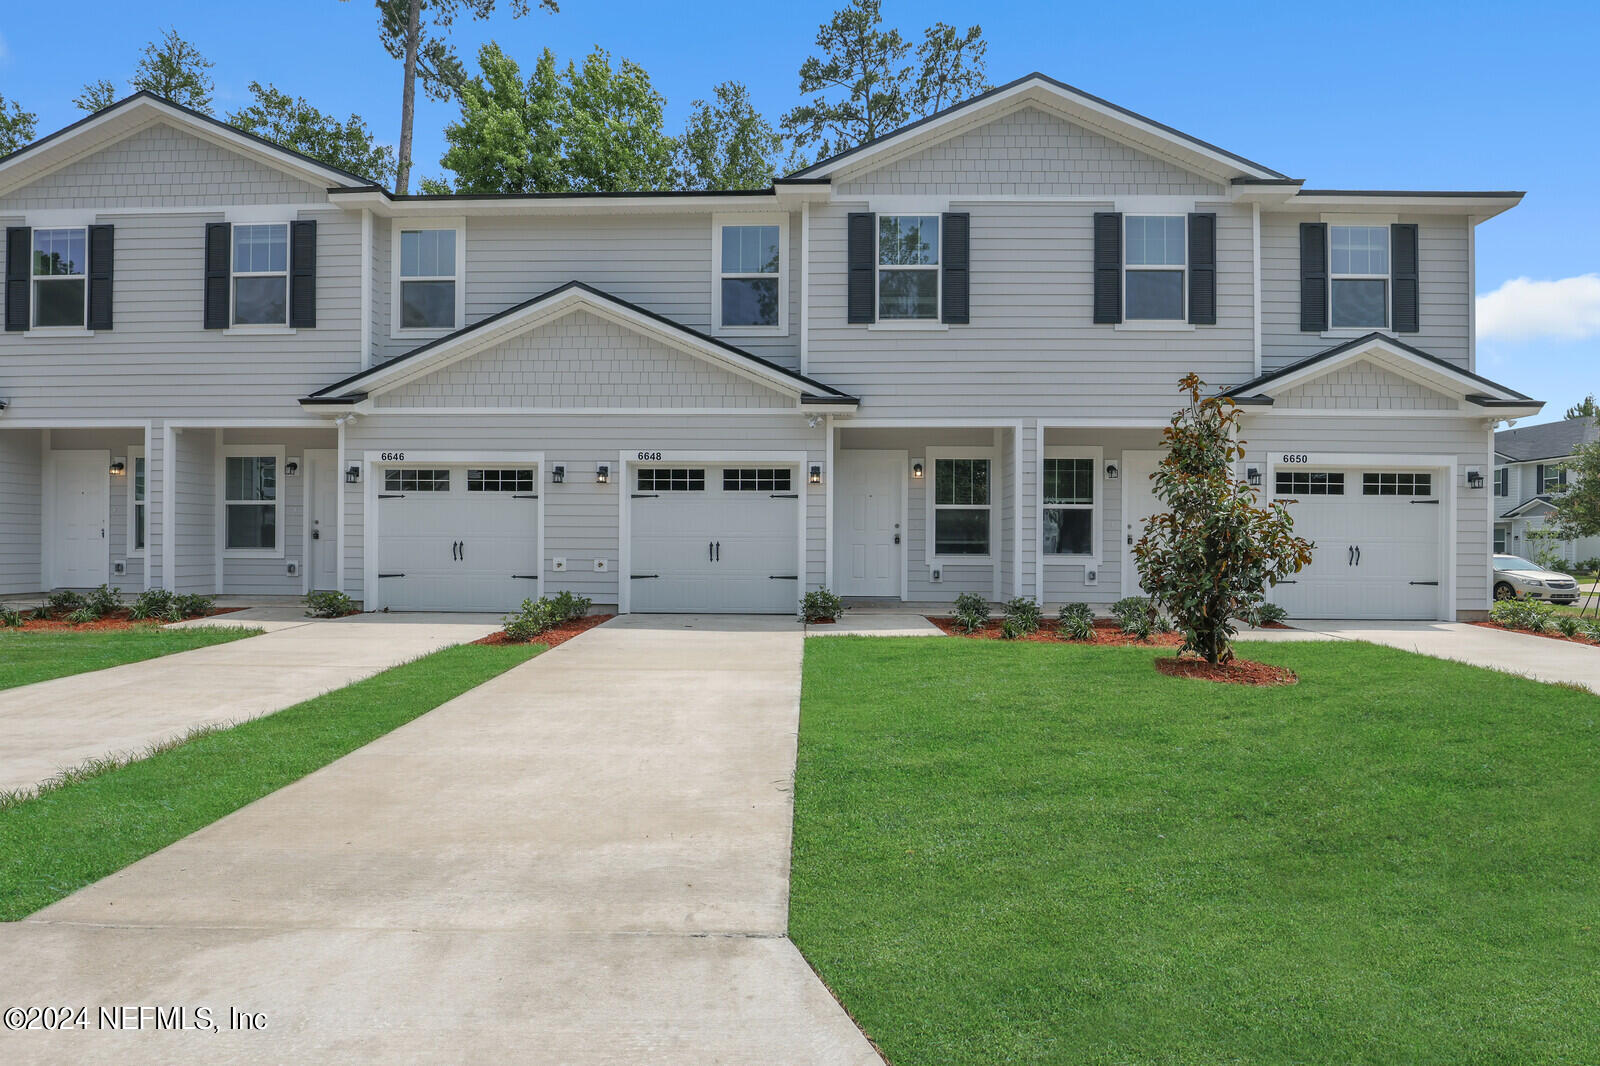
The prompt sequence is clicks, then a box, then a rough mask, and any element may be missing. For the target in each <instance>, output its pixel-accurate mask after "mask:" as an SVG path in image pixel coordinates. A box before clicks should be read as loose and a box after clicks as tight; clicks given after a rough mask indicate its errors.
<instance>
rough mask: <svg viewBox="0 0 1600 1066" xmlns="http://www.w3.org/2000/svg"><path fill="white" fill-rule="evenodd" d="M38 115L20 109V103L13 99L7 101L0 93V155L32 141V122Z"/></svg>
mask: <svg viewBox="0 0 1600 1066" xmlns="http://www.w3.org/2000/svg"><path fill="white" fill-rule="evenodd" d="M38 117H39V116H38V115H35V114H34V113H33V112H32V111H24V110H22V105H21V104H19V103H17V102H16V101H15V100H10V101H8V100H7V99H6V98H5V96H3V95H0V155H5V154H6V153H8V152H15V151H16V150H17V149H18V148H21V147H22V146H23V145H25V144H31V143H32V142H33V133H34V122H35V120H36V119H38Z"/></svg>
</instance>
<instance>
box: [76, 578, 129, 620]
mask: <svg viewBox="0 0 1600 1066" xmlns="http://www.w3.org/2000/svg"><path fill="white" fill-rule="evenodd" d="M83 602H84V604H85V605H86V606H88V607H90V608H92V609H93V610H94V612H95V613H96V614H98V615H101V616H104V615H108V614H110V613H111V612H112V611H115V610H116V609H118V608H119V607H121V606H122V590H121V589H114V588H108V587H106V586H105V585H101V586H100V587H99V588H97V589H95V590H94V591H93V592H91V593H89V595H88V596H86V597H84V601H83Z"/></svg>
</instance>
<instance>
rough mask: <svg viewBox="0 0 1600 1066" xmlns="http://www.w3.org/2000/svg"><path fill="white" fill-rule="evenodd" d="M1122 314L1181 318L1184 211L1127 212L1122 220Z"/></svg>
mask: <svg viewBox="0 0 1600 1066" xmlns="http://www.w3.org/2000/svg"><path fill="white" fill-rule="evenodd" d="M1123 225H1124V228H1125V230H1126V239H1125V240H1124V241H1123V272H1122V277H1123V281H1122V284H1123V306H1124V307H1125V308H1127V310H1126V311H1125V312H1124V314H1123V317H1124V318H1125V319H1127V320H1130V321H1132V320H1146V321H1152V320H1153V321H1182V320H1183V318H1184V309H1183V294H1184V288H1185V286H1184V283H1183V282H1184V271H1185V270H1186V269H1187V267H1188V262H1189V259H1188V225H1187V221H1186V220H1185V218H1184V216H1183V215H1128V216H1127V218H1126V219H1125V220H1124V223H1123Z"/></svg>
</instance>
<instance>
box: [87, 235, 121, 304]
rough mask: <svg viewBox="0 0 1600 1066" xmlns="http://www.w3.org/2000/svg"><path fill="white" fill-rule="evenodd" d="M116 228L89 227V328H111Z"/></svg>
mask: <svg viewBox="0 0 1600 1066" xmlns="http://www.w3.org/2000/svg"><path fill="white" fill-rule="evenodd" d="M115 230H116V227H115V226H90V227H89V328H90V329H110V328H111V279H112V275H113V274H114V273H115V268H116V251H115V248H116V239H115V238H116V233H115Z"/></svg>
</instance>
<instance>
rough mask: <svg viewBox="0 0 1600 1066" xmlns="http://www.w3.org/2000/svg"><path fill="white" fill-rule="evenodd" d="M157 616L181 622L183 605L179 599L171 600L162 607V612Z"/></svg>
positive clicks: (169, 620)
mask: <svg viewBox="0 0 1600 1066" xmlns="http://www.w3.org/2000/svg"><path fill="white" fill-rule="evenodd" d="M156 617H158V618H161V619H164V620H165V621H168V622H181V621H183V607H182V606H181V605H180V604H179V603H178V601H177V600H171V601H169V602H168V603H167V605H166V606H165V607H163V608H161V613H160V614H159V615H157V616H156Z"/></svg>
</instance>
